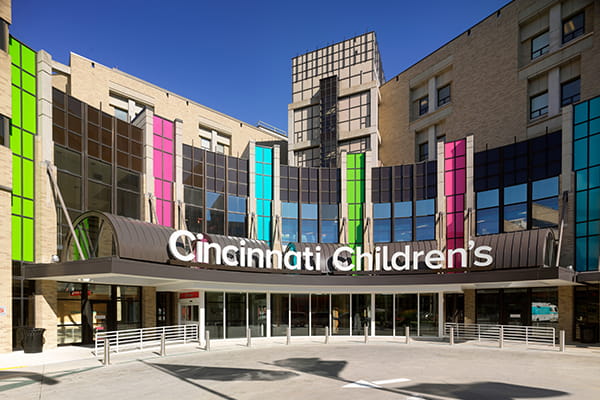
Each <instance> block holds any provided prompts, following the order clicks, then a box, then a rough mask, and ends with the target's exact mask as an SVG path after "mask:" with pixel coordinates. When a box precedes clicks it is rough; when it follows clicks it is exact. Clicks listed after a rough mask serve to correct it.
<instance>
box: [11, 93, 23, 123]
mask: <svg viewBox="0 0 600 400" xmlns="http://www.w3.org/2000/svg"><path fill="white" fill-rule="evenodd" d="M11 122H12V124H13V125H15V126H18V127H21V90H19V88H18V87H16V86H13V87H12V119H11Z"/></svg>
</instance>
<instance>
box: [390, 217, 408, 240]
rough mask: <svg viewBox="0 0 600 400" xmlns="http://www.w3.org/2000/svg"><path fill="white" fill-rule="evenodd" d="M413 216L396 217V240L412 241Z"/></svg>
mask: <svg viewBox="0 0 600 400" xmlns="http://www.w3.org/2000/svg"><path fill="white" fill-rule="evenodd" d="M412 240H413V238H412V218H396V219H394V242H412Z"/></svg>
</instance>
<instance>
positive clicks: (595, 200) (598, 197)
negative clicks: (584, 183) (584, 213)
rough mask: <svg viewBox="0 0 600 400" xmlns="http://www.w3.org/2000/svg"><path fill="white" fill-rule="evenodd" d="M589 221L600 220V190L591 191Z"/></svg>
mask: <svg viewBox="0 0 600 400" xmlns="http://www.w3.org/2000/svg"><path fill="white" fill-rule="evenodd" d="M588 201H589V203H588V204H589V211H588V215H589V219H600V189H593V190H590V197H589V199H588Z"/></svg>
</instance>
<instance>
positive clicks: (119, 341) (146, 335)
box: [94, 324, 200, 356]
mask: <svg viewBox="0 0 600 400" xmlns="http://www.w3.org/2000/svg"><path fill="white" fill-rule="evenodd" d="M199 332H200V327H199V326H198V325H197V324H189V325H171V326H157V327H152V328H140V329H125V330H122V331H108V332H96V338H95V340H94V342H95V343H94V354H95V355H96V356H98V355H100V354H103V353H104V344H105V343H106V342H105V341H106V340H108V342H109V344H110V348H109V351H112V352H116V353H119V352H122V351H132V350H144V349H147V348H152V347H160V346H161V337H162V336H163V335H164V337H165V344H176V343H179V344H186V343H189V342H199Z"/></svg>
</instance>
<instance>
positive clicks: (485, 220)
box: [477, 207, 500, 235]
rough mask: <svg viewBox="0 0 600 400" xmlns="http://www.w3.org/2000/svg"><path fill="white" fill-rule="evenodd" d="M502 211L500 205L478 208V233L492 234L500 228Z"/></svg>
mask: <svg viewBox="0 0 600 400" xmlns="http://www.w3.org/2000/svg"><path fill="white" fill-rule="evenodd" d="M499 222H500V213H499V209H498V207H494V208H488V209H485V210H477V234H478V235H490V234H492V233H498V231H499V229H500V226H499V225H500V224H499Z"/></svg>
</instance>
